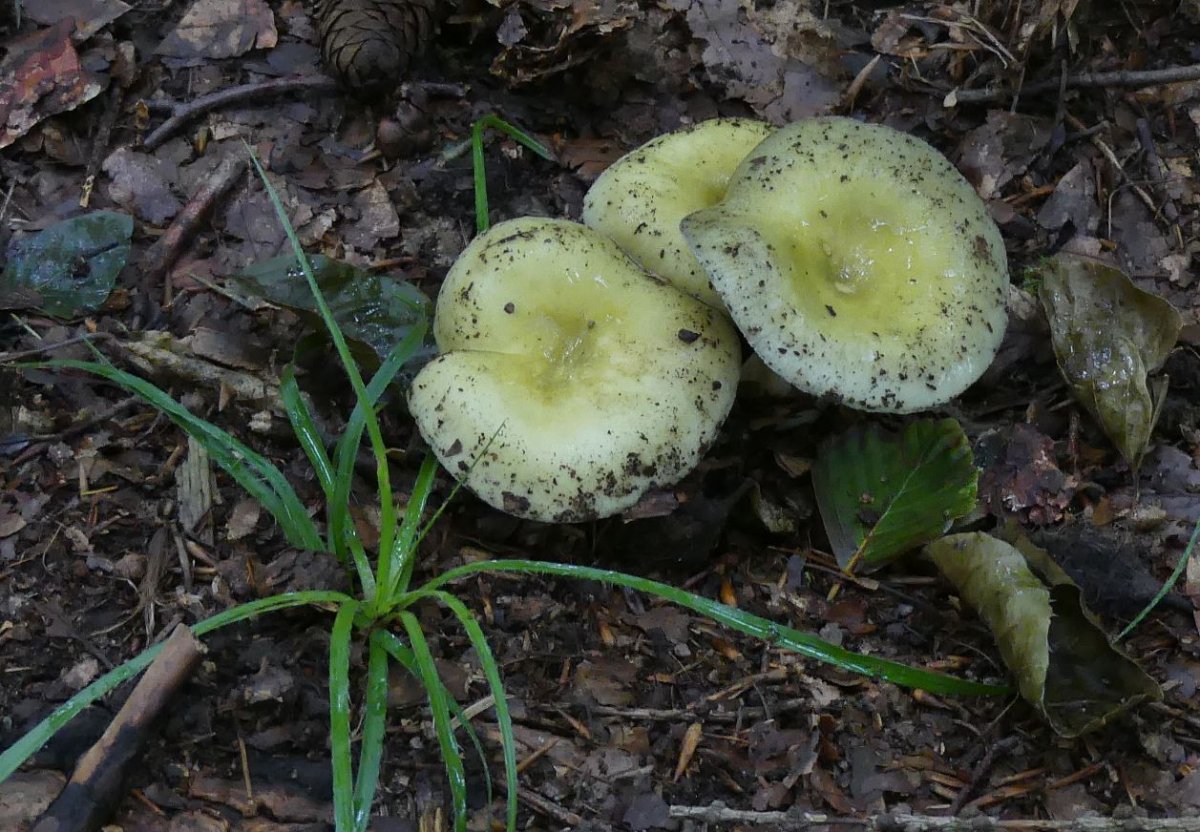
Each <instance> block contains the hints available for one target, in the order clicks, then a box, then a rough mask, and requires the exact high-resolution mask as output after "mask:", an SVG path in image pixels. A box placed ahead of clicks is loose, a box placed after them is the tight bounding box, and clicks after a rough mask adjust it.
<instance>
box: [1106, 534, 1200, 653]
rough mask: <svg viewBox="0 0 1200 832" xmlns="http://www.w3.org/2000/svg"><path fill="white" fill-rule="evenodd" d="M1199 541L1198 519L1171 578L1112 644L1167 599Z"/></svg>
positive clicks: (1134, 627) (1131, 630)
mask: <svg viewBox="0 0 1200 832" xmlns="http://www.w3.org/2000/svg"><path fill="white" fill-rule="evenodd" d="M1197 540H1200V518H1197V519H1196V525H1195V526H1194V527H1193V528H1192V536H1191V538H1190V539H1189V540H1188V544H1187V546H1185V547H1184V549H1183V554H1182V555H1180V556H1179V561H1178V562H1177V563H1176V564H1175V568H1174V569H1173V570H1171V577H1169V578H1167V580H1166V582H1165V583H1163V585H1162V586H1161V587H1159V589H1158V592H1157V593H1155V595H1154V597H1153V598H1151V599H1150V603H1148V604H1147V605H1146V606H1145V607H1144V608H1143V609H1142V611H1141V612H1139V613H1138V614H1137V615H1136V616H1135V617H1134V619H1133V620H1132V621H1130V622H1129V623H1128V624H1126V625H1125V629H1124V630H1122V631H1121V632H1119V633H1118V634H1117V637H1116V638H1115V639H1113V641H1114V642H1117V641H1120V640H1121V639H1123V638H1125V636H1127V635H1129V634H1130V633H1132V632H1133V631H1134V630H1135V629H1136V628H1137V625H1139V624H1141V623H1142V621H1143V620H1144V619H1145V618H1146V616H1147V615H1149V614H1150V613H1151V612H1152V611H1153V610H1154V608H1155V607H1157V606H1158V605H1159V602H1161V601H1162V599H1163V598H1166V597H1167V593H1168V592H1170V591H1171V587H1173V586H1175V582H1176V581H1178V580H1179V576H1180V575H1182V574H1183V570H1185V569H1187V565H1188V561H1189V560H1191V559H1192V552H1194V551H1195V550H1196V541H1197Z"/></svg>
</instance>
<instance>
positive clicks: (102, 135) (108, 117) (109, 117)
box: [79, 84, 125, 208]
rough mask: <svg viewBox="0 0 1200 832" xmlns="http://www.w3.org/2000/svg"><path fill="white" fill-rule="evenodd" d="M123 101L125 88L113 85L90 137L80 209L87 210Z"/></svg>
mask: <svg viewBox="0 0 1200 832" xmlns="http://www.w3.org/2000/svg"><path fill="white" fill-rule="evenodd" d="M124 101H125V88H124V87H122V86H120V85H119V84H113V87H112V90H111V91H110V92H109V95H108V106H106V107H105V108H104V113H103V114H102V115H101V116H100V124H99V125H98V126H97V127H96V133H95V135H94V136H93V137H92V152H91V154H90V155H89V156H88V163H87V170H86V172H85V175H84V177H83V193H81V194H80V195H79V207H80V208H87V207H88V204H89V203H90V202H91V199H92V188H93V187H94V186H95V184H96V174H97V173H98V172H99V171H100V165H101V164H102V163H103V162H104V157H105V155H107V153H108V140H109V139H110V138H111V137H112V131H113V126H114V125H116V123H117V116H118V115H119V114H120V112H121V105H122V104H123V103H124Z"/></svg>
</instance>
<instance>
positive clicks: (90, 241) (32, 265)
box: [0, 211, 133, 318]
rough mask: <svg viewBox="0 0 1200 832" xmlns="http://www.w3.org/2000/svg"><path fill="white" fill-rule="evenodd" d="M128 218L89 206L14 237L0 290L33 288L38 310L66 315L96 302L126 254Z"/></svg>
mask: <svg viewBox="0 0 1200 832" xmlns="http://www.w3.org/2000/svg"><path fill="white" fill-rule="evenodd" d="M132 235H133V218H132V217H130V216H129V215H128V214H120V213H117V212H115V211H93V212H92V213H90V214H83V215H82V216H78V217H74V218H72V219H69V220H63V221H62V222H58V223H55V224H54V225H52V226H50V227H49V228H46V229H44V230H42V231H39V232H38V233H36V234H31V235H28V236H24V237H21V238H20V239H18V240H16V241H15V242H14V243H13V244H12V245H11V246H10V247H9V252H8V264H7V265H6V266H5V268H4V273H3V275H0V295H4V294H6V293H7V292H13V293H14V294H17V293H18V291H19V290H25V291H26V292H36V293H37V294H38V295H39V296H40V297H41V301H40V306H39V308H41V309H42V310H43V311H44V312H46V313H47V314H50V315H54V316H56V317H60V318H70V317H72V316H73V315H77V314H79V313H80V312H88V311H90V310H93V309H95V308H97V307H98V306H100V304H102V303H104V301H105V299H107V298H108V295H109V293H110V292H112V288H113V284H115V283H116V280H117V275H118V274H120V272H121V269H123V268H125V260H126V258H127V257H128V256H129V238H130V237H131V236H132Z"/></svg>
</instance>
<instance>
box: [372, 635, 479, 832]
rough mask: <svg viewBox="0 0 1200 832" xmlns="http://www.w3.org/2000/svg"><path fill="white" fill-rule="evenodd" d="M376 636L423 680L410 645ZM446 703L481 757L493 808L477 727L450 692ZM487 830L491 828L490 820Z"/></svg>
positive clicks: (412, 672)
mask: <svg viewBox="0 0 1200 832" xmlns="http://www.w3.org/2000/svg"><path fill="white" fill-rule="evenodd" d="M374 635H378V636H379V641H380V642H381V643H382V644H383V646H384V649H386V650H387V651H388V653H389V654H391V657H392V658H393V659H395V660H396V661H397V662H399V663H400V665H401V666H402V667H403V668H404V669H405V670H407V671H408V672H409V673H411V674H412V675H413V678H414V679H420V678H421V673H420V671H419V670H417V660H416V657H415V656H414V655H413V652H412V650H411V649H409V647H408V645H406V644H405V643H404V642H402V641H401V640H400V639H398V638H396V636H395V635H394V634H393V633H389V632H385V631H382V630H381V631H378V632H377V633H376V634H374ZM446 703H447V704H448V705H449V706H450V711H451V713H453V714H454V718H455V719H457V720H458V724H459V725H461V726H462V727H463V730H464V731H466V732H467V738H468V739H470V740H471V745H472V747H474V749H475V754H476V755H477V756H478V757H479V765H480V768H481V769H482V771H483V783H484V789H485V791H486V793H487V802H488V806H491V805H492V793H493V789H492V775H491V772H490V771H489V770H488V758H487V752H485V751H484V750H483V743H482V742H480V741H479V734H478V733H477V732H476V731H475V726H474V725H472V724H471V720H469V719H467V715H466V713H465V712H464V711H463V709H462V708H461V707H459V704H458V703H457V702H455V701H454V699H453V698H451V697H450V694H449V692H447V694H446ZM487 828H491V823H490V818H489V823H488V824H487Z"/></svg>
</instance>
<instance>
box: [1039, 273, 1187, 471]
mask: <svg viewBox="0 0 1200 832" xmlns="http://www.w3.org/2000/svg"><path fill="white" fill-rule="evenodd" d="M1039 276H1040V277H1041V289H1040V292H1039V294H1040V297H1041V301H1042V306H1043V308H1044V309H1045V310H1046V317H1047V319H1048V320H1049V323H1050V335H1051V339H1052V340H1053V343H1054V354H1055V356H1056V357H1057V358H1058V366H1059V369H1060V370H1061V371H1062V374H1063V376H1064V377H1065V378H1066V380H1067V383H1068V384H1069V385H1070V386H1071V390H1072V392H1073V393H1074V394H1075V398H1076V399H1078V400H1079V402H1080V404H1082V405H1083V406H1084V407H1085V408H1087V410H1088V411H1089V412H1090V413H1091V414H1092V416H1094V417H1095V418H1096V420H1097V421H1098V422H1099V423H1100V426H1101V427H1102V428H1103V429H1104V432H1105V433H1106V434H1108V437H1109V439H1111V440H1112V441H1113V444H1115V445H1116V446H1117V449H1118V450H1119V451H1120V452H1121V455H1122V456H1124V457H1125V459H1126V460H1128V462H1129V464H1130V465H1132V466H1133V467H1135V468H1136V467H1137V466H1138V464H1139V463H1140V462H1141V459H1142V455H1143V454H1144V453H1145V452H1146V448H1147V446H1148V445H1149V443H1150V434H1151V432H1152V431H1153V429H1154V423H1155V421H1157V418H1158V404H1159V403H1160V402H1161V401H1162V397H1163V394H1164V393H1165V392H1166V379H1165V378H1164V379H1162V381H1161V383H1157V384H1154V385H1151V384H1150V383H1149V382H1148V380H1147V377H1148V375H1149V374H1150V373H1152V372H1154V371H1155V370H1157V369H1158V368H1159V367H1161V366H1162V364H1163V362H1164V361H1165V360H1166V358H1167V354H1168V353H1169V352H1170V351H1171V348H1172V347H1174V346H1175V340H1176V339H1177V338H1178V337H1179V330H1180V328H1181V327H1182V325H1183V321H1182V319H1181V318H1180V315H1179V313H1178V312H1177V311H1175V308H1174V307H1172V306H1171V304H1170V303H1168V302H1167V301H1165V300H1163V299H1162V298H1160V297H1158V296H1157V295H1154V294H1151V293H1150V292H1145V291H1143V290H1141V289H1139V288H1137V287H1136V286H1134V285H1133V283H1132V282H1131V281H1130V280H1129V278H1128V277H1127V276H1126V275H1125V274H1124V272H1122V271H1121V270H1120V269H1118V268H1116V267H1114V266H1110V265H1108V264H1107V263H1104V262H1103V261H1101V260H1096V259H1093V258H1090V257H1082V256H1079V255H1074V254H1067V253H1062V252H1060V253H1059V254H1057V255H1055V256H1054V257H1052V258H1050V259H1049V260H1047V261H1045V262H1044V263H1043V264H1042V266H1041V267H1040V269H1039ZM1151 386H1153V387H1154V390H1153V391H1151V389H1150V388H1151Z"/></svg>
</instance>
